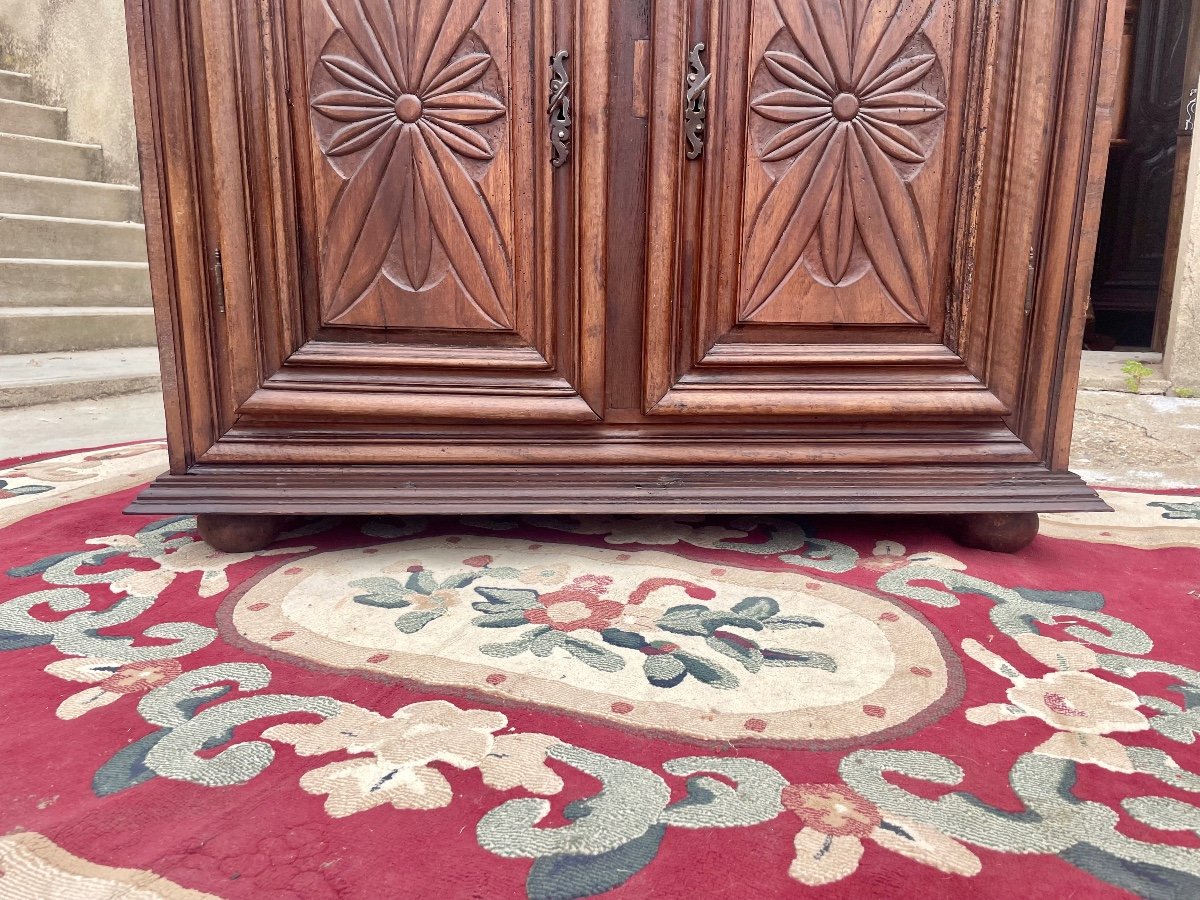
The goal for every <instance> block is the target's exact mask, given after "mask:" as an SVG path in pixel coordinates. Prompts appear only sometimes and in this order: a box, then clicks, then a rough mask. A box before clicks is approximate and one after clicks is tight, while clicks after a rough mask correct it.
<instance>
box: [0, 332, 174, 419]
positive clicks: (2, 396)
mask: <svg viewBox="0 0 1200 900" xmlns="http://www.w3.org/2000/svg"><path fill="white" fill-rule="evenodd" d="M159 387H160V379H159V370H158V351H157V350H156V349H155V348H153V347H121V348H118V349H115V350H85V351H80V352H75V353H23V354H19V355H13V356H0V409H11V408H13V407H18V406H36V405H40V404H43V403H62V402H64V401H68V400H92V399H95V398H97V397H112V396H116V395H118V394H134V393H141V392H142V391H154V390H158V389H159Z"/></svg>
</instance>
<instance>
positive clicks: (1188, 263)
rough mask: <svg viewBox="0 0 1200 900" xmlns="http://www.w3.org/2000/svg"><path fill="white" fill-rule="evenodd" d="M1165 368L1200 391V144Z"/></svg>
mask: <svg viewBox="0 0 1200 900" xmlns="http://www.w3.org/2000/svg"><path fill="white" fill-rule="evenodd" d="M1194 140H1195V139H1194ZM1163 370H1164V372H1165V374H1166V376H1167V378H1169V379H1170V380H1171V381H1172V382H1173V383H1174V385H1175V387H1176V388H1190V389H1192V390H1196V391H1200V144H1194V145H1193V149H1192V162H1191V170H1190V172H1189V174H1188V192H1187V200H1186V205H1185V207H1184V212H1183V237H1182V239H1181V240H1180V245H1179V273H1178V276H1177V277H1176V279H1175V298H1174V302H1173V304H1172V306H1171V330H1170V332H1169V333H1168V335H1167V347H1166V353H1165V355H1164V358H1163Z"/></svg>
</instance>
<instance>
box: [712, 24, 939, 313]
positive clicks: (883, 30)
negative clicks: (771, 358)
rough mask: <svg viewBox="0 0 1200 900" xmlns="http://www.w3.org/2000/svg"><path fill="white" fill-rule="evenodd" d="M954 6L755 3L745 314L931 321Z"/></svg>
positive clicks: (747, 118)
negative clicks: (896, 6)
mask: <svg viewBox="0 0 1200 900" xmlns="http://www.w3.org/2000/svg"><path fill="white" fill-rule="evenodd" d="M955 8H956V5H954V4H948V3H936V4H935V3H934V2H933V0H920V2H915V3H907V4H902V6H901V7H900V8H897V9H892V8H890V5H889V4H886V3H882V4H881V3H868V2H866V0H862V2H855V0H848V2H846V3H845V4H842V5H839V4H837V3H811V4H810V3H805V2H795V0H766V2H757V3H754V4H752V5H751V6H750V17H749V21H748V22H747V23H746V29H745V30H746V34H747V37H748V43H749V59H750V60H751V68H750V72H749V73H748V75H747V78H748V83H749V91H748V96H749V103H748V104H747V105H746V106H744V107H741V108H739V109H737V110H736V111H735V110H734V109H733V108H732V107H733V105H734V104H730V109H729V111H728V115H727V116H726V117H725V119H724V122H723V123H722V124H723V127H726V128H732V127H734V124H735V121H736V123H737V125H738V126H739V127H740V128H743V129H744V130H745V131H746V132H747V141H746V154H745V157H744V168H743V170H742V172H741V173H740V174H741V176H742V178H743V182H744V200H743V203H742V209H741V214H740V220H741V222H742V235H741V243H742V245H743V247H744V248H745V249H744V257H743V262H742V277H741V279H740V284H739V285H738V291H737V293H738V297H737V310H738V321H739V323H742V324H745V323H751V322H753V323H761V324H862V325H882V324H892V325H925V324H928V322H929V320H930V315H931V312H934V311H935V310H934V309H933V306H934V301H933V293H934V292H933V283H934V252H933V247H934V245H935V241H936V239H937V236H938V235H939V234H944V233H945V232H946V228H944V227H942V214H943V212H945V211H946V210H947V209H949V210H950V211H951V212H952V207H953V203H952V201H953V197H954V193H955V184H954V180H955V179H954V173H953V171H947V169H948V168H949V164H952V163H953V158H952V156H951V155H950V154H949V153H948V152H947V145H946V141H945V140H944V136H945V126H946V99H947V83H946V68H947V65H948V64H949V63H951V62H952V60H953V50H954V40H953V38H954V31H953V30H954V25H955V21H954V19H955V17H954V9H955ZM726 59H728V62H733V60H732V59H729V58H728V57H726ZM722 64H723V65H725V64H728V63H727V62H726V61H725V59H723V60H722ZM735 116H736V119H735ZM947 200H949V201H950V202H947Z"/></svg>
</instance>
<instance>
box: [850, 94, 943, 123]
mask: <svg viewBox="0 0 1200 900" xmlns="http://www.w3.org/2000/svg"><path fill="white" fill-rule="evenodd" d="M862 104H863V108H865V109H912V110H918V111H920V112H928V113H930V118H936V117H937V116H939V115H941V114H942V113H943V112H944V111H945V109H946V107H945V106H943V105H942V101H940V100H939V99H938V98H937V97H932V96H930V95H929V94H924V93H921V92H920V91H893V92H891V93H887V94H873V95H871V96H870V97H867V98H866V99H864V100H863V102H862Z"/></svg>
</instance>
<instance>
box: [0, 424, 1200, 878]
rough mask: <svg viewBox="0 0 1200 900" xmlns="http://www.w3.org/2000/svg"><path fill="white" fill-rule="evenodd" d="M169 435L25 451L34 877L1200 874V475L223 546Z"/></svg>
mask: <svg viewBox="0 0 1200 900" xmlns="http://www.w3.org/2000/svg"><path fill="white" fill-rule="evenodd" d="M161 452H162V450H161V446H160V445H157V444H153V445H151V444H145V445H134V446H131V447H123V448H114V449H112V450H106V451H91V452H87V453H79V454H71V455H68V456H65V457H59V458H52V459H42V460H34V461H22V462H20V463H8V464H0V481H2V482H3V483H4V484H5V485H6V486H7V487H6V489H5V490H3V491H0V522H4V523H6V525H7V527H5V528H4V529H3V530H0V561H2V562H3V566H0V673H2V675H3V677H2V679H0V685H2V687H0V696H2V697H3V704H4V707H3V708H4V710H5V712H6V717H5V718H6V721H7V722H9V723H16V724H18V726H19V727H9V728H5V729H0V754H2V756H3V758H4V759H5V761H6V765H5V766H4V767H0V834H4V835H8V837H6V838H3V839H0V860H10V859H11V860H12V861H13V862H11V864H10V863H0V897H2V898H6V900H7V898H9V897H17V896H21V897H26V896H31V895H32V896H36V895H37V892H38V891H43V892H48V893H45V895H46V896H53V895H54V892H55V891H61V890H62V889H63V888H61V885H62V884H67V883H68V882H70V880H71V879H90V880H91V881H89V883H92V882H94V883H95V884H98V885H103V884H109V885H114V886H115V887H113V895H114V896H116V895H118V894H119V895H121V896H125V894H120V893H119V892H120V891H126V892H127V893H128V895H129V896H139V897H140V896H147V897H153V896H171V897H175V896H215V897H227V898H235V897H254V898H260V897H267V898H281V900H282V898H306V900H307V898H325V897H329V898H334V897H373V896H412V897H423V896H445V897H451V898H456V897H464V898H465V897H476V896H529V897H535V898H581V897H592V896H600V895H610V896H628V897H641V896H648V895H651V894H653V895H654V896H661V897H687V896H697V895H698V896H713V895H715V894H716V893H720V894H721V895H730V894H731V893H736V894H738V895H747V896H749V895H754V894H756V893H757V894H762V895H765V896H778V895H783V894H788V893H792V892H796V891H799V890H800V889H802V888H808V889H812V890H814V891H817V892H818V893H823V894H826V895H828V896H839V897H849V896H889V897H909V896H911V897H917V896H920V897H957V896H963V895H964V894H966V893H967V892H971V893H974V894H977V895H981V896H1004V895H1015V894H1018V893H1019V894H1021V895H1022V896H1028V897H1061V896H1068V895H1081V896H1089V897H1103V896H1127V895H1129V894H1135V895H1142V896H1148V897H1190V896H1196V895H1197V894H1200V753H1198V752H1197V749H1196V743H1195V742H1196V737H1197V734H1200V641H1198V640H1197V638H1196V637H1195V634H1194V629H1191V628H1190V627H1189V626H1190V625H1191V623H1192V622H1193V621H1194V618H1195V613H1196V604H1197V602H1198V601H1200V496H1197V495H1196V492H1190V493H1189V492H1175V493H1173V494H1169V495H1166V494H1164V495H1154V494H1145V493H1136V492H1107V493H1106V499H1109V500H1110V502H1111V503H1113V505H1114V506H1116V507H1117V508H1118V510H1119V512H1118V514H1117V515H1115V516H1110V517H1090V516H1054V517H1046V522H1045V529H1044V536H1043V537H1042V538H1040V539H1039V540H1038V542H1037V543H1036V544H1035V545H1034V546H1033V547H1032V548H1030V549H1029V550H1027V551H1025V552H1024V553H1022V554H1020V555H1018V556H1015V557H1006V556H998V555H994V554H988V553H983V552H978V551H969V550H964V549H962V548H959V547H957V546H955V545H953V544H951V543H950V542H949V541H947V540H946V539H945V538H944V537H943V536H941V535H940V534H939V533H937V532H936V531H934V530H932V528H931V527H930V524H929V523H928V522H923V521H921V520H916V519H913V520H908V519H894V520H889V519H853V520H841V519H837V518H829V519H814V520H812V521H802V520H799V519H785V518H736V517H735V518H730V519H663V518H656V519H637V518H611V517H610V518H588V519H573V518H562V517H560V518H520V519H512V520H504V519H496V518H477V519H471V518H464V519H441V520H438V519H430V520H424V519H405V520H381V519H374V520H309V521H305V522H302V523H299V524H298V525H297V527H296V528H295V529H294V530H293V531H291V532H289V533H288V534H286V535H284V536H283V537H282V538H281V540H280V541H279V542H277V543H276V544H275V545H273V546H272V547H271V548H269V549H268V550H266V551H263V552H260V553H256V554H222V553H218V552H216V551H213V550H211V549H210V548H208V547H207V546H206V545H204V544H202V543H201V542H199V540H198V536H197V535H196V532H195V523H194V521H193V520H192V519H189V518H186V517H181V518H160V519H152V518H151V519H145V518H143V519H134V518H125V517H123V516H122V515H121V514H120V511H121V509H122V508H123V507H124V506H125V505H127V503H128V501H129V500H130V499H131V497H132V496H133V494H134V493H135V490H136V486H137V484H138V483H140V482H141V481H143V480H146V479H147V478H149V477H150V476H152V475H153V474H154V471H153V466H154V465H156V464H157V465H159V466H161ZM148 470H149V471H148ZM39 488H42V489H39ZM64 879H66V880H65V881H64ZM56 886H58V887H56ZM139 891H140V892H141V893H138V892H139ZM31 892H32V893H31Z"/></svg>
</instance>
